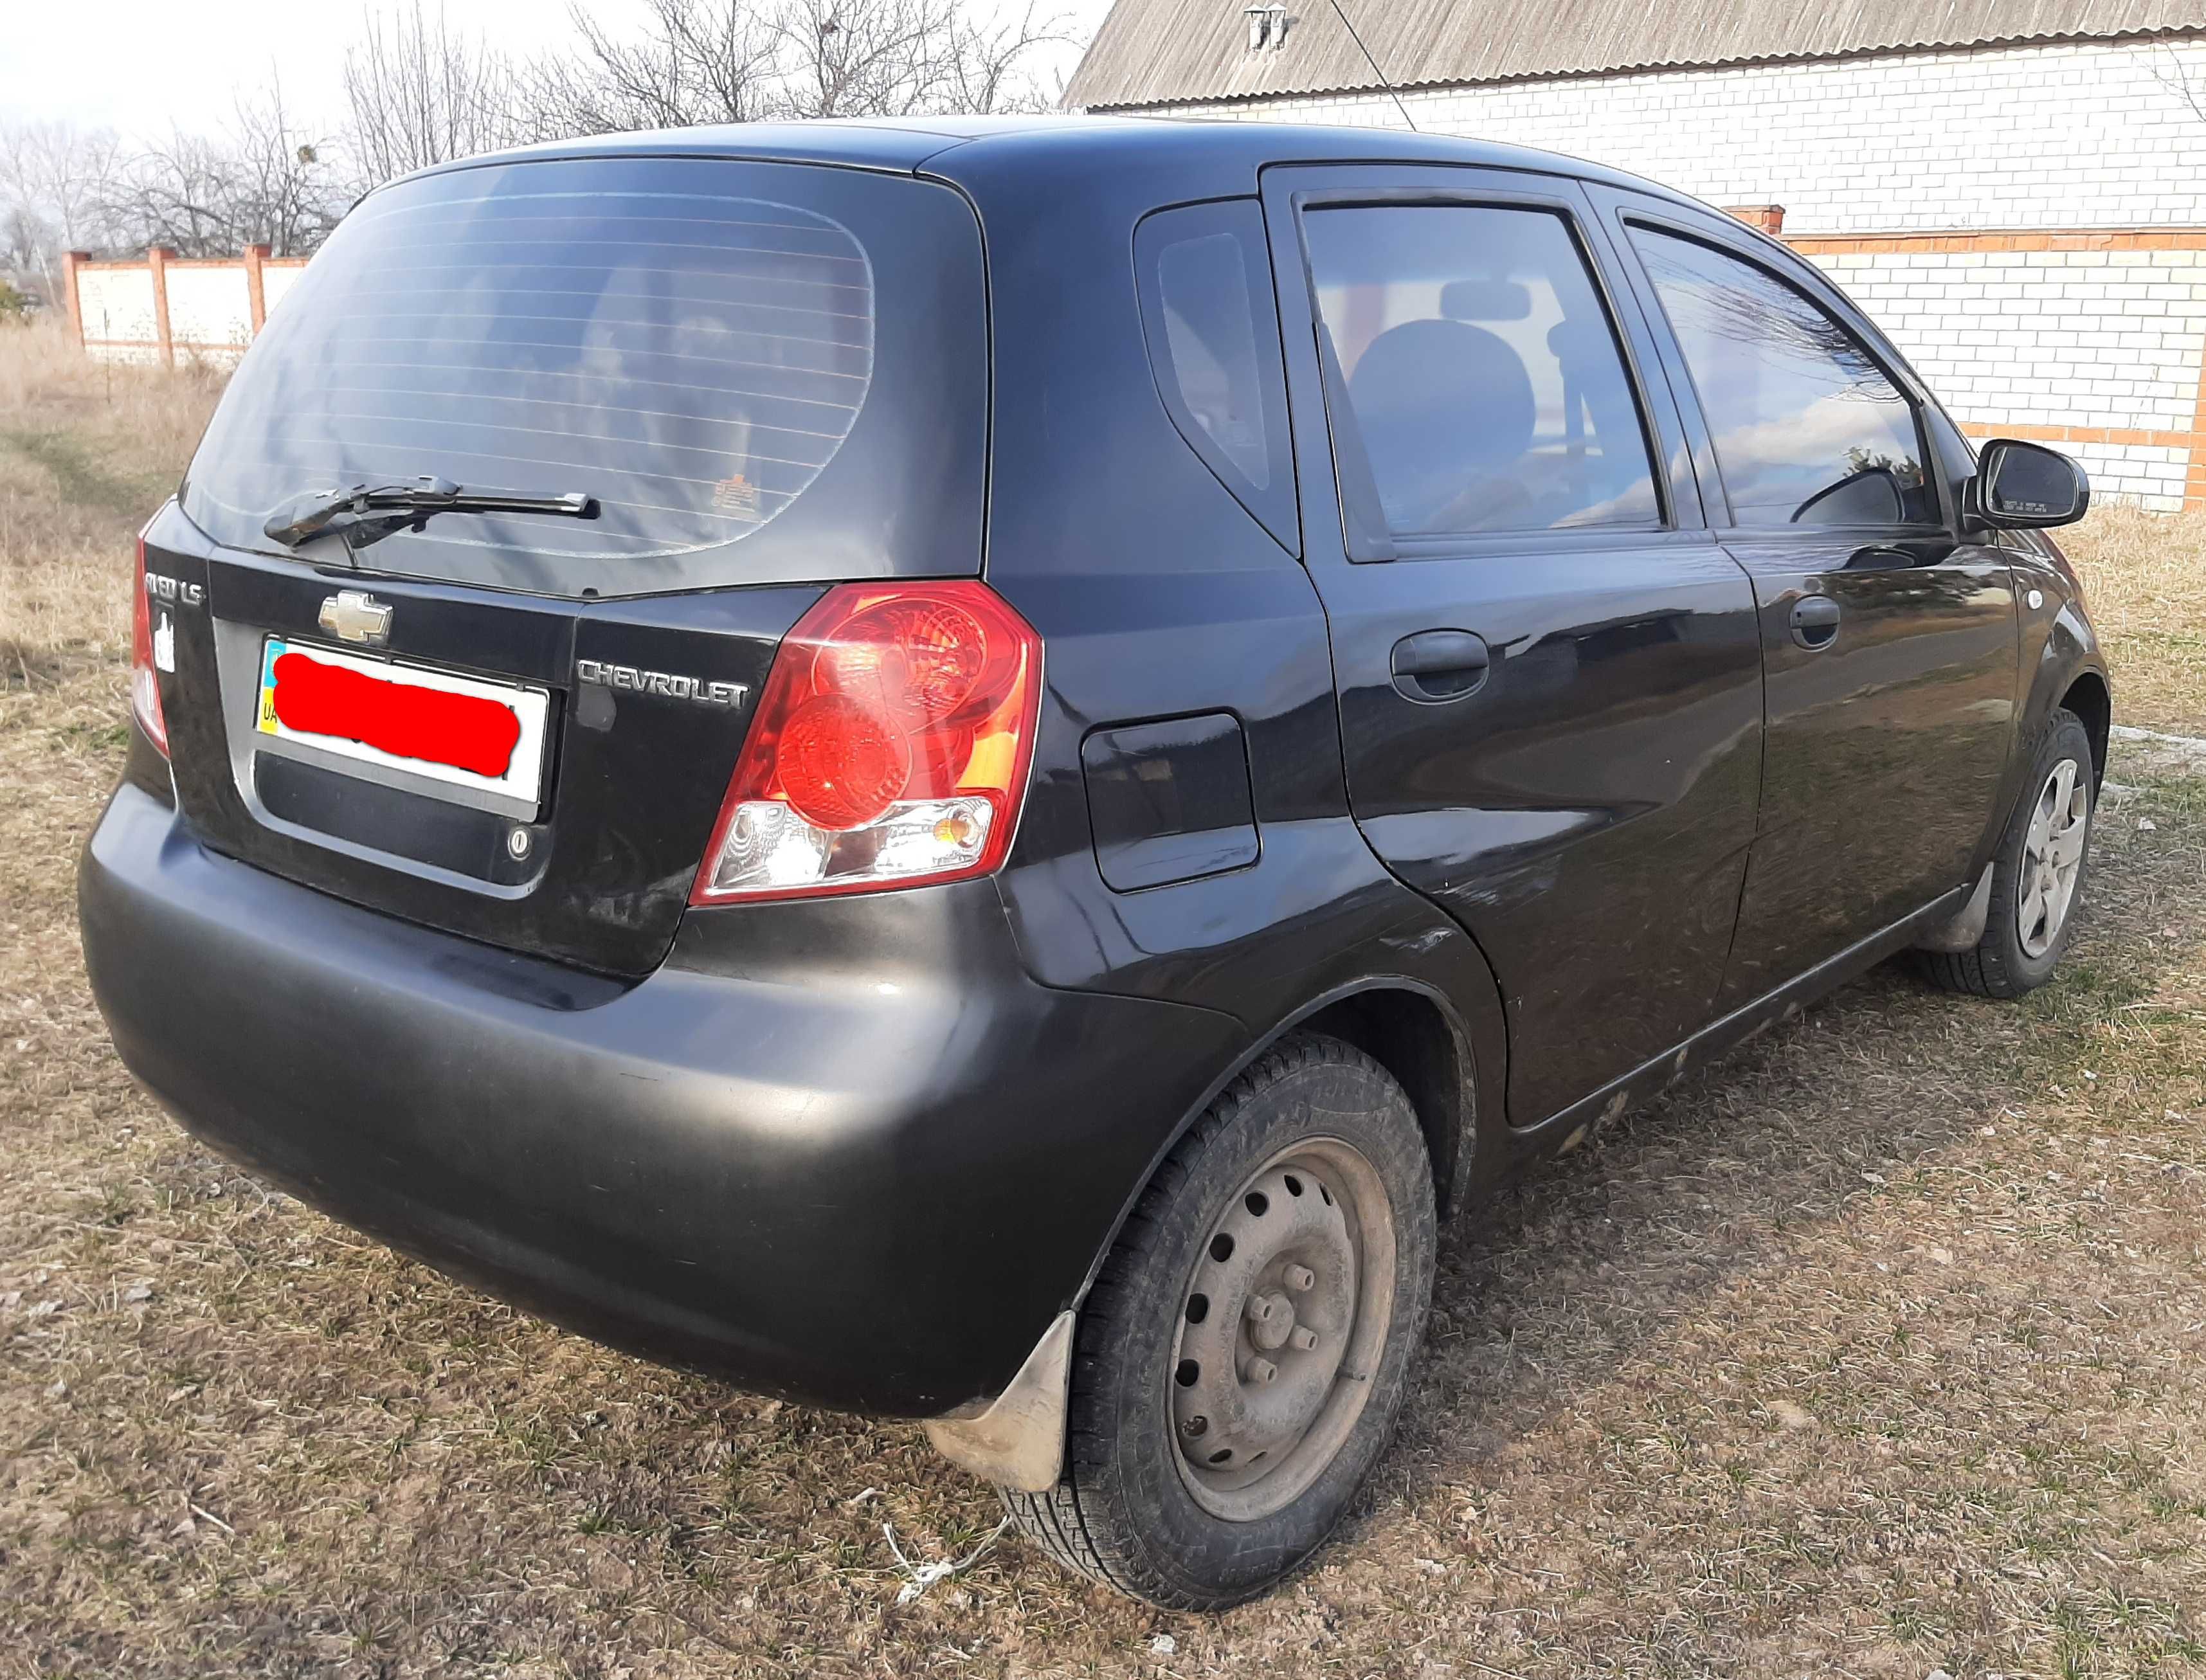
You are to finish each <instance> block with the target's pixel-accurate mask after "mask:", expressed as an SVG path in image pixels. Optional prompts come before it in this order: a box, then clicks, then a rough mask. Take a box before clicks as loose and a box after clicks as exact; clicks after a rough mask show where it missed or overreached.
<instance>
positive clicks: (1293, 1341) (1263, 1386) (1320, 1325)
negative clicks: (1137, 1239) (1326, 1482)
mask: <svg viewBox="0 0 2206 1680" xmlns="http://www.w3.org/2000/svg"><path fill="white" fill-rule="evenodd" d="M1297 1187H1299V1188H1297ZM1395 1246H1396V1245H1395V1231H1394V1210H1393V1205H1392V1201H1391V1200H1389V1199H1388V1197H1387V1194H1386V1184H1385V1183H1384V1182H1383V1181H1382V1180H1381V1179H1380V1177H1379V1173H1378V1171H1377V1169H1375V1168H1374V1167H1373V1166H1372V1165H1371V1163H1370V1162H1369V1161H1368V1160H1367V1159H1364V1156H1363V1154H1362V1152H1361V1151H1360V1150H1358V1149H1356V1147H1355V1146H1354V1145H1352V1144H1350V1143H1347V1142H1345V1141H1343V1140H1341V1139H1339V1138H1329V1137H1328V1138H1310V1139H1305V1140H1303V1141H1300V1142H1297V1143H1295V1144H1292V1145H1291V1146H1290V1147H1287V1148H1285V1149H1283V1150H1281V1151H1280V1152H1279V1153H1278V1154H1276V1155H1274V1156H1273V1158H1272V1159H1270V1160H1268V1161H1267V1162H1265V1163H1264V1165H1262V1166H1261V1167H1260V1168H1258V1169H1257V1170H1256V1171H1255V1172H1254V1173H1252V1174H1250V1175H1249V1178H1248V1179H1247V1180H1246V1182H1244V1183H1243V1185H1242V1187H1241V1188H1240V1189H1238V1190H1237V1191H1236V1192H1235V1193H1234V1194H1233V1196H1232V1198H1231V1200H1229V1201H1228V1202H1227V1203H1226V1205H1225V1209H1224V1211H1223V1212H1220V1214H1219V1216H1218V1218H1216V1219H1215V1220H1214V1221H1213V1223H1212V1225H1211V1228H1210V1231H1209V1234H1208V1235H1207V1236H1205V1237H1204V1239H1203V1244H1202V1247H1201V1249H1200V1250H1199V1251H1198V1252H1197V1254H1196V1257H1195V1265H1194V1266H1193V1268H1192V1270H1191V1272H1190V1273H1189V1279H1188V1284H1187V1288H1186V1289H1185V1290H1183V1292H1182V1295H1181V1296H1180V1301H1179V1308H1180V1321H1179V1326H1178V1336H1177V1337H1176V1338H1175V1342H1174V1346H1173V1351H1172V1368H1171V1370H1170V1372H1169V1373H1167V1377H1166V1382H1167V1385H1168V1387H1169V1389H1170V1395H1171V1404H1170V1408H1169V1412H1170V1418H1171V1426H1170V1427H1171V1429H1172V1438H1173V1445H1174V1451H1173V1455H1172V1456H1173V1461H1174V1462H1175V1463H1177V1464H1178V1467H1179V1472H1180V1480H1181V1481H1182V1482H1183V1484H1184V1485H1185V1486H1186V1488H1187V1490H1188V1492H1189V1494H1190V1495H1191V1496H1192V1497H1193V1498H1194V1499H1195V1503H1196V1504H1199V1505H1201V1507H1202V1508H1203V1509H1204V1510H1207V1511H1208V1512H1210V1513H1211V1515H1213V1516H1219V1517H1223V1518H1225V1520H1227V1521H1229V1522H1255V1521H1257V1520H1258V1519H1260V1518H1262V1517H1266V1516H1271V1515H1272V1514H1273V1513H1274V1512H1276V1511H1279V1510H1284V1509H1285V1507H1286V1506H1287V1505H1289V1504H1292V1503H1293V1502H1294V1501H1295V1500H1296V1499H1297V1498H1299V1497H1301V1495H1302V1494H1303V1492H1305V1491H1306V1490H1307V1489H1308V1488H1309V1486H1310V1484H1311V1483H1312V1482H1314V1481H1315V1480H1317V1479H1318V1478H1319V1477H1320V1476H1321V1475H1322V1474H1324V1473H1325V1471H1326V1469H1327V1467H1328V1466H1329V1465H1331V1464H1332V1463H1333V1460H1334V1459H1335V1458H1336V1457H1339V1452H1340V1449H1341V1447H1342V1445H1344V1443H1345V1442H1346V1441H1347V1439H1348V1438H1349V1435H1350V1433H1351V1432H1352V1431H1353V1430H1354V1429H1355V1427H1356V1420H1357V1419H1358V1418H1360V1417H1361V1416H1362V1414H1363V1407H1364V1404H1365V1403H1366V1402H1367V1401H1368V1399H1369V1397H1370V1392H1371V1379H1372V1378H1373V1376H1374V1373H1376V1371H1377V1368H1378V1365H1379V1361H1380V1358H1381V1357H1382V1356H1383V1355H1384V1354H1385V1352H1386V1337H1387V1332H1388V1331H1389V1330H1390V1329H1391V1328H1392V1324H1393V1314H1394V1273H1395V1265H1396V1257H1395Z"/></svg>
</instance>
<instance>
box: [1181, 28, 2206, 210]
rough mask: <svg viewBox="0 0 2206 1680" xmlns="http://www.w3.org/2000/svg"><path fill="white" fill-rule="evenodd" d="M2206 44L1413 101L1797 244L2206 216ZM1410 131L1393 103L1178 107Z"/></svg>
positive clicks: (1854, 64) (1483, 135)
mask: <svg viewBox="0 0 2206 1680" xmlns="http://www.w3.org/2000/svg"><path fill="white" fill-rule="evenodd" d="M2186 84H2187V85H2188V86H2191V87H2192V88H2193V89H2195V90H2197V91H2199V92H2200V93H2201V96H2202V97H2201V103H2202V104H2206V41H2202V40H2187V41H2179V42H2160V43H2153V44H2149V45H2087V46H2049V47H2017V48H1999V49H1987V50H1982V51H1974V52H1953V53H1916V54H1910V55H1906V56H1905V57H1892V58H1857V59H1848V60H1844V61H1840V62H1837V63H1805V64H1768V65H1750V66H1744V67H1742V68H1738V69H1722V70H1696V71H1681V70H1672V71H1666V72H1660V73H1656V74H1643V75H1627V76H1601V77H1587V78H1582V79H1575V80H1555V81H1526V82H1512V83H1505V84H1500V85H1498V86H1486V87H1470V88H1450V89H1440V90H1437V91H1434V90H1424V91H1412V92H1406V93H1404V95H1403V98H1404V102H1405V103H1406V104H1408V105H1409V107H1410V111H1411V112H1412V114H1413V115H1414V116H1416V122H1417V126H1418V127H1419V128H1423V129H1427V130H1429V131H1431V132H1434V133H1442V134H1469V135H1476V136H1477V137H1478V138H1480V139H1482V140H1505V141H1508V142H1510V143H1511V144H1514V145H1518V146H1540V147H1542V148H1544V149H1546V150H1548V151H1551V152H1567V153H1569V154H1570V155H1571V156H1572V157H1577V158H1590V159H1592V160H1594V161H1595V162H1596V163H1602V164H1612V165H1613V166H1615V167H1617V168H1619V169H1625V170H1631V171H1633V172H1634V173H1636V174H1639V175H1644V176H1650V177H1651V178H1653V179H1654V180H1656V181H1660V182H1665V183H1666V184H1667V185H1669V186H1672V187H1676V188H1681V189H1683V190H1684V191H1685V192H1688V193H1691V194H1694V195H1696V197H1699V198H1702V199H1706V200H1708V201H1709V202H1710V203H1712V204H1781V205H1783V206H1785V211H1786V215H1785V230H1786V232H1787V233H1791V234H1835V233H1852V232H1866V231H1872V230H1874V231H1878V232H1893V231H1902V230H1906V229H1949V228H2086V227H2102V228H2103V227H2139V226H2169V225H2191V226H2196V225H2198V224H2201V223H2206V119H2202V118H2201V117H2200V116H2198V114H2197V112H2196V111H2194V110H2192V109H2191V104H2190V103H2189V101H2188V100H2186V99H2185V97H2184V91H2183V90H2184V87H2185V85H2186ZM1178 109H1179V110H1180V111H1181V113H1182V114H1183V115H1187V116H1219V117H1249V118H1255V117H1261V118H1267V119H1270V120H1273V121H1280V122H1345V123H1353V124H1356V125H1359V126H1364V127H1377V128H1399V127H1401V125H1402V119H1401V116H1400V114H1399V113H1398V111H1397V110H1395V108H1394V103H1393V101H1392V99H1389V98H1386V96H1385V95H1383V94H1381V95H1379V96H1376V97H1365V96H1358V97H1356V98H1309V99H1276V100H1270V101H1265V102H1261V103H1256V104H1234V105H1196V106H1185V107H1180V108H1178Z"/></svg>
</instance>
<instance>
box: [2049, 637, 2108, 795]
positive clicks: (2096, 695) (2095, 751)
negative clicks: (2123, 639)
mask: <svg viewBox="0 0 2206 1680" xmlns="http://www.w3.org/2000/svg"><path fill="white" fill-rule="evenodd" d="M2060 706H2061V709H2063V710H2064V711H2068V712H2074V713H2075V714H2076V715H2077V716H2078V718H2082V719H2083V720H2084V733H2085V734H2086V735H2088V736H2090V737H2091V787H2092V791H2093V792H2094V793H2096V791H2097V790H2098V786H2099V783H2102V782H2103V781H2105V780H2106V777H2107V741H2108V736H2109V735H2110V734H2111V733H2112V731H2113V729H2114V694H2113V693H2112V692H2111V691H2110V690H2109V689H2108V687H2107V679H2106V676H2105V675H2104V674H2103V673H2102V672H2101V671H2098V670H2094V669H2092V668H2090V667H2089V666H2087V667H2085V668H2084V670H2080V671H2078V672H2077V673H2076V675H2075V676H2073V677H2072V679H2071V680H2070V682H2069V684H2068V686H2067V688H2065V689H2064V690H2062V692H2061V695H2060Z"/></svg>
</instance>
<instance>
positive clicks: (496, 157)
mask: <svg viewBox="0 0 2206 1680" xmlns="http://www.w3.org/2000/svg"><path fill="white" fill-rule="evenodd" d="M593 157H597V158H614V157H617V158H638V157H665V158H730V159H747V160H761V161H776V162H786V163H810V164H834V165H840V166H843V167H846V168H859V169H875V170H893V171H897V172H899V173H910V174H920V173H924V174H927V175H930V176H941V177H943V178H945V179H947V180H951V181H955V182H960V183H961V184H963V183H967V182H979V181H987V182H992V183H994V184H996V185H998V186H1001V185H1002V184H1004V183H1006V182H1019V183H1022V184H1025V185H1029V186H1031V185H1038V184H1046V186H1047V188H1049V189H1050V190H1051V191H1052V192H1074V191H1078V190H1079V189H1080V188H1081V187H1082V185H1083V184H1084V183H1090V182H1103V181H1106V180H1108V181H1111V182H1114V183H1116V184H1118V185H1119V186H1121V187H1123V185H1124V182H1125V179H1126V177H1127V176H1130V175H1131V176H1138V177H1139V178H1141V179H1142V180H1144V181H1148V182H1153V183H1154V184H1155V186H1156V188H1157V190H1158V191H1159V193H1160V194H1161V196H1160V197H1159V198H1158V199H1157V200H1156V201H1157V202H1158V203H1159V204H1167V203H1175V202H1182V201H1184V200H1189V199H1197V198H1205V197H1214V196H1228V195H1231V194H1249V193H1253V192H1255V190H1256V184H1255V183H1256V176H1257V175H1258V174H1259V173H1260V172H1261V170H1264V169H1265V168H1267V166H1271V165H1274V164H1340V163H1368V164H1393V163H1399V164H1457V165H1464V164H1471V165H1477V166H1482V167H1485V168H1489V169H1513V170H1539V171H1541V172H1545V173H1550V174H1563V175H1569V176H1576V177H1577V178H1579V179H1582V180H1590V181H1601V182H1607V183H1609V184H1611V185H1613V186H1618V187H1624V188H1631V189H1633V190H1635V191H1638V192H1644V193H1651V194H1655V195H1657V196H1659V197H1662V198H1666V199H1672V200H1677V201H1678V202H1681V203H1690V202H1692V200H1689V199H1687V198H1686V197H1685V195H1684V194H1680V193H1678V192H1676V191H1675V190H1673V189H1672V188H1667V187H1664V186H1662V185H1660V183H1659V182H1650V181H1646V180H1643V179H1642V178H1641V177H1639V176H1632V175H1628V174H1626V173H1625V172H1624V171H1622V170H1612V169H1609V168H1607V167H1605V166H1604V165H1601V164H1592V163H1588V162H1586V161H1584V160H1583V159H1581V158H1571V157H1566V156H1565V155H1563V154H1562V153H1559V152H1542V151H1538V150H1535V149H1534V148H1531V147H1529V146H1510V145H1506V144H1503V143H1500V142H1498V141H1493V140H1470V139H1465V138H1464V137H1462V136H1459V135H1454V134H1413V133H1410V132H1407V131H1404V130H1402V129H1396V128H1347V127H1327V126H1323V125H1319V124H1314V123H1287V122H1220V121H1217V120H1213V119H1201V118H1187V117H1157V116H1055V115H1041V116H909V117H859V118H832V119H822V120H819V121H814V122H746V123H728V124H720V125H714V126H706V127H699V128H665V129H656V130H652V131H648V132H644V133H632V134H602V135H595V136H591V137H588V138H586V139H581V140H557V141H552V142H550V143H547V144H545V145H541V146H528V147H523V148H521V149H519V150H517V151H512V152H493V153H491V154H490V155H488V156H486V157H482V158H468V159H464V160H462V161H460V162H456V163H452V164H438V165H436V166H435V167H433V168H432V169H429V170H422V171H420V173H422V174H425V175H433V174H440V173H444V172H445V171H447V170H456V169H473V168H480V167H482V166H484V165H486V164H504V163H516V162H522V161H524V160H532V159H549V158H593Z"/></svg>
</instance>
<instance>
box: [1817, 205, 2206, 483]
mask: <svg viewBox="0 0 2206 1680" xmlns="http://www.w3.org/2000/svg"><path fill="white" fill-rule="evenodd" d="M1812 260H1813V261H1815V263H1817V264H1818V265H1821V267H1822V269H1823V270H1824V271H1826V272H1827V273H1828V274H1829V275H1830V277H1832V279H1833V280H1834V281H1836V282H1837V283H1838V284H1839V286H1840V287H1842V288H1843V289H1845V291H1846V293H1847V294H1848V295H1850V296H1851V297H1852V298H1853V299H1854V300H1855V301H1856V302H1857V303H1859V304H1860V305H1861V306H1862V307H1863V310H1865V311H1866V312H1867V313H1869V316H1870V318H1871V319H1874V320H1875V321H1876V323H1877V324H1878V325H1880V326H1881V327H1883V329H1884V330H1885V331H1887V333H1889V334H1890V335H1891V337H1892V341H1893V343H1895V344H1897V345H1898V346H1899V349H1900V350H1901V352H1902V353H1903V354H1905V356H1906V357H1907V359H1908V360H1910V361H1911V362H1913V363H1914V364H1915V367H1916V370H1917V372H1920V373H1921V374H1922V375H1923V378H1924V380H1925V381H1926V382H1927V383H1928V384H1929V386H1930V388H1931V389H1932V390H1935V391H1936V392H1937V393H1938V395H1939V396H1940V398H1941V400H1942V401H1943V402H1945V403H1946V405H1947V408H1949V409H1950V410H1951V411H1952V412H1953V414H1954V415H1955V417H1956V418H1958V419H1959V420H1961V421H1962V422H1963V423H1964V424H1968V423H1970V422H1973V423H1974V424H1976V425H1977V426H2000V427H2016V426H2021V427H2036V426H2085V427H2103V428H2107V429H2109V430H2115V431H2131V432H2189V431H2190V430H2191V426H2192V425H2193V423H2194V420H2195V417H2196V415H2197V406H2198V396H2199V368H2200V364H2201V360H2202V357H2206V250H2181V251H2120V250H2114V251H1944V252H1941V251H1927V250H1922V249H1918V248H1910V247H1897V248H1893V247H1887V248H1884V249H1879V250H1872V251H1867V252H1843V251H1842V252H1835V253H1822V254H1815V255H1813V256H1812ZM2059 447H2060V448H2063V449H2066V450H2070V451H2072V453H2073V454H2075V455H2076V456H2077V457H2078V459H2079V460H2081V461H2082V462H2084V466H2085V467H2086V468H2088V469H2089V470H2090V474H2091V481H2092V485H2093V487H2094V489H2095V490H2096V491H2099V492H2100V493H2102V494H2107V495H2122V496H2130V497H2136V498H2137V499H2139V500H2141V501H2143V503H2145V504H2146V505H2147V506H2149V507H2155V508H2161V509H2167V508H2173V507H2177V506H2179V505H2181V503H2182V500H2183V492H2184V478H2185V451H2184V450H2183V449H2182V448H2181V447H2180V446H2179V445H2174V444H2167V445H2161V444H2144V443H2126V444H2108V443H2086V442H2068V441H2063V442H2062V443H2060V444H2059Z"/></svg>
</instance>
